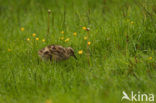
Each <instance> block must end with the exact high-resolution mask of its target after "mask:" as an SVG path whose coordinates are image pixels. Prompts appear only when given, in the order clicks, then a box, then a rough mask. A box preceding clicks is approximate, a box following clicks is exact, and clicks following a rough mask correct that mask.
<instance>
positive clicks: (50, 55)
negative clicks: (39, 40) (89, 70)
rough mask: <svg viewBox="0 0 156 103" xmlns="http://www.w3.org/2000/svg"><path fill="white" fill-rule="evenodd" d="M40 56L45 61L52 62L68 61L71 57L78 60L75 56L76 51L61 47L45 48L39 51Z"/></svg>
mask: <svg viewBox="0 0 156 103" xmlns="http://www.w3.org/2000/svg"><path fill="white" fill-rule="evenodd" d="M38 55H39V57H41V59H43V60H51V61H52V60H53V61H61V60H66V59H68V58H69V57H70V56H73V57H74V58H75V59H77V58H76V56H75V54H74V50H73V49H72V48H71V47H67V48H64V47H62V46H60V45H49V46H46V47H45V48H43V49H41V50H39V51H38Z"/></svg>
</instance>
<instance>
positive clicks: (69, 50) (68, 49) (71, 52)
mask: <svg viewBox="0 0 156 103" xmlns="http://www.w3.org/2000/svg"><path fill="white" fill-rule="evenodd" d="M67 53H68V55H70V56H73V57H74V58H75V59H77V57H76V56H75V54H74V50H73V48H71V47H68V48H67Z"/></svg>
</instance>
